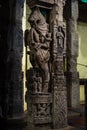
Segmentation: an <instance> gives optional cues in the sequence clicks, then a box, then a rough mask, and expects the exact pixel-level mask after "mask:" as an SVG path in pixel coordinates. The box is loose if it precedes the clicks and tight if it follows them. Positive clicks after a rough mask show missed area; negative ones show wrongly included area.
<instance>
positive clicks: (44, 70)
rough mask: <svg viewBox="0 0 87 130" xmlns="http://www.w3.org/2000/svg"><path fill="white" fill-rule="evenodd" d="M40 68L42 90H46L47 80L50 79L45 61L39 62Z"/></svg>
mask: <svg viewBox="0 0 87 130" xmlns="http://www.w3.org/2000/svg"><path fill="white" fill-rule="evenodd" d="M41 70H42V82H43V89H42V91H43V92H48V87H49V80H50V75H49V67H48V64H47V63H43V64H41Z"/></svg>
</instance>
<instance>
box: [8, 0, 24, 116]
mask: <svg viewBox="0 0 87 130" xmlns="http://www.w3.org/2000/svg"><path fill="white" fill-rule="evenodd" d="M13 3H14V5H13V6H14V14H13V16H14V18H13V23H12V24H13V25H12V28H11V30H10V32H9V33H11V36H12V39H11V45H10V48H9V49H10V50H9V53H10V54H9V58H10V68H9V69H10V72H9V73H10V80H9V82H10V90H9V112H10V111H11V112H10V115H11V116H12V117H17V116H21V115H22V114H23V112H24V110H23V108H24V98H23V91H24V90H23V76H24V74H23V72H22V57H23V29H22V18H23V7H24V0H16V1H15V2H13Z"/></svg>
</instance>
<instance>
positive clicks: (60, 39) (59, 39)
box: [56, 26, 65, 51]
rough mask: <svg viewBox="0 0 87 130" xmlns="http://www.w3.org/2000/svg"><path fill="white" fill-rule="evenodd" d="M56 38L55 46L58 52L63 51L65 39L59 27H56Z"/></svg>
mask: <svg viewBox="0 0 87 130" xmlns="http://www.w3.org/2000/svg"><path fill="white" fill-rule="evenodd" d="M56 36H57V45H58V48H59V50H60V51H63V49H64V39H65V32H64V30H63V28H62V27H61V26H59V27H58V32H57V34H56Z"/></svg>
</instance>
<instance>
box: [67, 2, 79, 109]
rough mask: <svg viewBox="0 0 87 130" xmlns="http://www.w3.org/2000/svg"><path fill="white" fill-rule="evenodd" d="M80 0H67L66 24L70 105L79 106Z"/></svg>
mask: <svg viewBox="0 0 87 130" xmlns="http://www.w3.org/2000/svg"><path fill="white" fill-rule="evenodd" d="M77 18H78V0H67V2H66V24H67V89H68V106H69V107H74V108H76V107H78V106H79V103H80V97H79V95H80V87H79V73H78V72H77V57H78V34H77Z"/></svg>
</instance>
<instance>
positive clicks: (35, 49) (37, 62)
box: [27, 8, 51, 92]
mask: <svg viewBox="0 0 87 130" xmlns="http://www.w3.org/2000/svg"><path fill="white" fill-rule="evenodd" d="M28 21H29V23H30V25H31V29H30V30H29V35H28V37H27V41H28V45H29V48H30V62H31V64H32V66H33V67H39V68H40V70H41V76H42V91H43V92H48V86H49V80H50V75H49V59H50V42H51V34H50V33H49V32H48V25H47V23H46V21H45V18H44V16H43V15H42V14H41V12H40V10H39V8H36V9H35V10H34V11H32V13H31V15H30V17H29V19H28Z"/></svg>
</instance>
